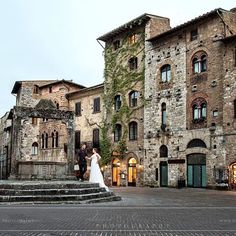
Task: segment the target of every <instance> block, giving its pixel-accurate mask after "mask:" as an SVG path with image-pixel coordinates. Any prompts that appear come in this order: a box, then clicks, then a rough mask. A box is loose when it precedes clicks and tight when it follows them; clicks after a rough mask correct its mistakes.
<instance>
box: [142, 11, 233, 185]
mask: <svg viewBox="0 0 236 236" xmlns="http://www.w3.org/2000/svg"><path fill="white" fill-rule="evenodd" d="M235 34H236V14H235V10H234V9H232V10H231V11H226V10H223V9H216V10H213V11H211V12H209V13H207V14H204V15H202V16H200V17H198V18H195V19H193V20H191V21H188V22H186V23H184V24H182V25H179V26H177V27H175V28H172V29H171V30H168V31H166V32H164V33H162V34H159V35H157V36H155V37H152V38H149V39H148V40H147V42H146V71H145V98H146V99H147V101H148V103H147V106H146V107H145V111H144V113H145V115H144V124H145V125H144V148H145V150H146V151H147V156H146V158H145V163H144V170H145V171H144V182H145V184H146V185H157V186H176V185H178V184H183V185H184V184H186V185H187V186H190V187H206V186H207V187H210V186H217V185H221V186H223V185H224V184H228V179H229V175H228V172H229V165H232V163H234V162H235V161H236V158H235V154H236V153H235V144H236V142H235V118H234V116H233V103H234V99H235V94H236V93H235V64H234V63H235V62H234V60H235V43H233V42H235V41H234V40H233V39H234V36H233V35H235ZM222 59H223V60H222ZM226 108H227V109H228V110H227V109H226ZM226 110H227V112H226ZM227 124H228V125H227ZM233 169H234V170H235V166H234V165H232V167H231V172H232V171H233ZM230 178H231V179H232V178H233V177H232V174H231V177H230ZM232 181H234V180H230V184H231V185H232V183H233V182H232Z"/></svg>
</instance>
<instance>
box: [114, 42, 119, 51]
mask: <svg viewBox="0 0 236 236" xmlns="http://www.w3.org/2000/svg"><path fill="white" fill-rule="evenodd" d="M119 47H120V41H119V40H116V41H114V42H113V49H114V50H115V51H116V50H117V49H118V48H119Z"/></svg>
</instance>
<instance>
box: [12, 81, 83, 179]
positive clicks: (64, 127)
mask: <svg viewBox="0 0 236 236" xmlns="http://www.w3.org/2000/svg"><path fill="white" fill-rule="evenodd" d="M82 88H84V86H81V85H78V84H75V83H73V82H71V81H65V80H58V81H17V82H16V83H15V85H14V87H13V90H12V93H13V94H16V106H15V107H14V108H13V109H12V111H11V113H12V142H11V164H12V165H11V177H12V178H20V179H34V178H37V179H40V178H43V179H51V178H66V177H67V176H68V175H71V173H72V171H73V169H72V168H73V158H74V113H73V112H71V111H69V101H68V100H67V99H66V97H65V94H66V93H68V92H73V91H75V90H79V89H82Z"/></svg>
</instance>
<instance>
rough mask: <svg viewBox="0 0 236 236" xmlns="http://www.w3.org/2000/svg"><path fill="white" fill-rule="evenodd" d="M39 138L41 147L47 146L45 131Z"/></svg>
mask: <svg viewBox="0 0 236 236" xmlns="http://www.w3.org/2000/svg"><path fill="white" fill-rule="evenodd" d="M41 140H42V149H46V148H48V134H47V133H46V132H44V133H43V134H42V136H41Z"/></svg>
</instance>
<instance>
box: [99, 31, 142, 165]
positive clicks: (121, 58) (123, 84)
mask: <svg viewBox="0 0 236 236" xmlns="http://www.w3.org/2000/svg"><path fill="white" fill-rule="evenodd" d="M128 39H129V35H127V36H126V37H124V40H123V42H122V44H121V45H120V47H119V48H118V49H117V50H114V49H113V45H112V44H109V45H107V46H106V49H105V70H104V77H105V81H104V95H103V101H104V106H105V107H104V108H105V112H106V114H105V116H104V117H105V118H104V120H103V124H102V135H101V151H102V153H101V154H102V162H103V164H107V163H108V162H110V161H111V157H112V151H116V152H118V153H119V154H120V156H121V157H124V155H125V152H126V149H127V144H126V140H127V137H128V133H129V132H128V128H129V127H128V124H129V122H130V119H131V117H132V114H133V113H134V112H135V111H136V110H138V109H140V108H141V107H143V106H144V103H145V101H144V98H143V96H142V94H143V91H144V56H145V53H144V33H139V34H138V37H137V41H136V42H135V43H133V44H130V43H129V41H128ZM134 57H137V58H138V59H139V61H138V68H137V69H132V70H131V69H130V67H129V64H128V62H129V59H130V58H134ZM137 85H138V86H139V92H140V99H139V106H137V107H135V108H130V107H129V104H128V102H127V95H128V93H129V92H130V91H132V90H136V86H137ZM116 95H120V96H121V98H122V105H121V107H120V109H119V110H118V111H115V110H114V99H115V96H116ZM117 123H119V124H121V125H122V137H121V139H120V141H119V142H118V143H115V144H114V146H113V145H112V141H111V140H110V138H109V137H110V135H109V134H110V133H111V132H114V130H115V125H116V124H117Z"/></svg>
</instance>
